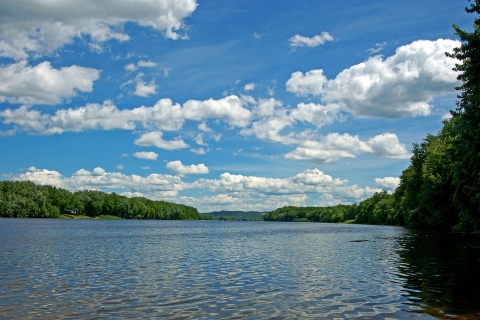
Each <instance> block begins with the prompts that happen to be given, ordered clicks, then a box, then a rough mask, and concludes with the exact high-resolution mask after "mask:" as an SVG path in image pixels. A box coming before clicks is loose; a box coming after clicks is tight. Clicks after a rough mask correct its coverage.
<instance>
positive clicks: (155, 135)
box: [135, 131, 189, 150]
mask: <svg viewBox="0 0 480 320" xmlns="http://www.w3.org/2000/svg"><path fill="white" fill-rule="evenodd" d="M162 136H163V132H161V131H152V132H147V133H144V134H142V135H141V136H140V138H138V139H136V140H135V144H136V145H138V146H142V147H157V148H160V149H165V150H177V149H183V148H188V147H189V145H188V144H186V143H185V142H184V141H183V140H182V139H176V140H170V141H165V140H163V138H162Z"/></svg>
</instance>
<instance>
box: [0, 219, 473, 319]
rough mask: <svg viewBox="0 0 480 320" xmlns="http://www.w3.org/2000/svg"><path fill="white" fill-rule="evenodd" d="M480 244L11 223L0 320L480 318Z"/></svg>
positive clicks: (452, 238) (229, 226) (341, 231)
mask: <svg viewBox="0 0 480 320" xmlns="http://www.w3.org/2000/svg"><path fill="white" fill-rule="evenodd" d="M479 271H480V247H479V241H478V238H477V237H474V236H462V235H456V234H444V233H435V232H425V231H413V230H408V229H405V228H402V227H388V226H369V225H346V224H323V223H286V222H285V223H283V222H224V221H155V220H147V221H140V220H69V219H0V318H5V319H39V318H40V319H42V318H46V319H64V318H72V319H91V318H96V319H100V318H132V317H137V318H138V317H143V318H162V319H202V318H205V319H224V318H228V319H245V318H248V319H266V318H277V319H295V318H301V319H304V318H315V319H337V318H340V319H344V318H355V319H362V318H364V319H372V318H374V319H375V318H376V319H385V318H391V319H405V318H408V319H411V318H420V319H434V318H450V317H451V316H457V317H458V318H460V319H474V318H478V317H480V272H479Z"/></svg>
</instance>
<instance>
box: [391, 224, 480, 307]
mask: <svg viewBox="0 0 480 320" xmlns="http://www.w3.org/2000/svg"><path fill="white" fill-rule="evenodd" d="M399 243H400V245H401V247H402V249H401V250H400V251H399V254H400V257H401V260H402V262H403V264H402V265H399V270H400V273H401V276H402V277H403V278H404V279H405V280H406V283H405V288H406V289H407V291H409V293H410V294H411V295H412V299H411V300H412V302H414V303H415V304H417V305H420V306H422V307H424V308H425V309H427V310H428V309H429V308H433V309H437V308H438V309H441V310H443V311H444V312H446V313H453V314H464V315H465V314H470V315H472V316H473V315H474V316H480V237H479V236H475V235H462V234H447V233H439V232H425V231H411V232H409V233H407V234H406V235H405V237H403V238H401V239H399ZM414 297H416V298H414ZM418 298H420V300H418Z"/></svg>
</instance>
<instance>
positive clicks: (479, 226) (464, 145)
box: [447, 0, 480, 231]
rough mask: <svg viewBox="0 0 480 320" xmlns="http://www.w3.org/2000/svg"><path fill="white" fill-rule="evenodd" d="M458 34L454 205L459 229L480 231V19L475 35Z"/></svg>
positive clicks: (478, 4)
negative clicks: (460, 83) (458, 210)
mask: <svg viewBox="0 0 480 320" xmlns="http://www.w3.org/2000/svg"><path fill="white" fill-rule="evenodd" d="M465 10H466V11H467V12H468V13H477V14H480V1H479V0H475V1H474V2H473V4H471V5H470V7H467V8H465ZM453 28H454V29H455V34H456V35H458V36H459V37H460V40H461V41H462V45H461V46H460V47H459V48H455V49H454V52H453V54H447V55H448V56H450V57H453V58H455V59H458V60H459V61H460V62H461V63H458V64H456V67H455V69H454V70H456V71H459V72H460V74H459V76H458V79H459V80H461V81H462V85H461V86H460V87H458V88H457V90H459V91H460V94H459V95H458V98H459V99H460V101H458V102H457V108H456V110H455V111H453V112H452V115H453V119H455V124H456V125H455V127H454V132H455V135H456V136H457V145H456V147H455V148H454V149H453V150H452V152H451V153H450V155H451V157H452V158H453V159H454V160H455V166H454V170H453V177H454V186H455V194H454V202H455V205H456V206H457V207H458V208H459V209H460V212H459V221H458V222H457V224H456V225H455V228H456V229H458V230H465V231H467V230H476V231H479V230H480V125H479V124H480V18H478V17H477V18H476V19H475V22H474V24H473V28H474V30H473V32H466V31H463V30H461V29H460V27H458V26H457V25H454V26H453Z"/></svg>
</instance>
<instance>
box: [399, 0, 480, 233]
mask: <svg viewBox="0 0 480 320" xmlns="http://www.w3.org/2000/svg"><path fill="white" fill-rule="evenodd" d="M474 3H475V4H472V5H471V6H470V8H466V11H467V12H469V13H474V12H475V13H478V14H480V1H479V0H475V1H474ZM453 27H454V29H455V33H456V34H457V35H458V36H459V37H460V40H461V41H462V45H461V46H460V47H459V48H455V49H454V52H453V53H447V56H450V57H452V58H455V59H458V60H459V62H460V63H458V64H456V67H455V69H454V70H456V71H459V76H458V80H461V81H462V85H461V86H460V87H458V88H456V89H457V90H459V91H460V94H459V95H458V98H459V101H458V102H457V108H456V110H455V111H452V118H451V119H450V120H447V121H445V122H444V127H443V129H442V130H441V131H440V132H439V133H438V134H437V135H436V136H432V135H429V136H427V137H426V138H425V139H424V141H423V142H422V143H421V144H419V145H418V144H416V145H414V148H413V157H412V159H411V164H410V166H409V167H408V168H407V169H405V170H404V171H403V173H402V175H401V183H400V185H399V187H398V188H397V190H396V191H395V205H396V208H397V210H398V211H399V212H400V214H401V216H403V217H404V219H405V223H406V224H407V225H412V226H418V227H428V228H436V229H446V230H449V229H454V230H460V231H480V19H479V18H476V19H475V23H474V31H473V32H465V31H462V30H461V29H460V28H459V27H458V26H456V25H454V26H453Z"/></svg>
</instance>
